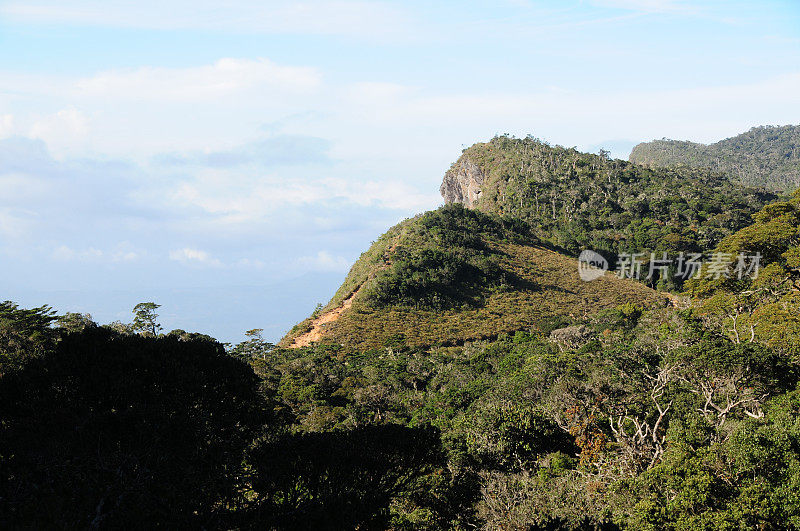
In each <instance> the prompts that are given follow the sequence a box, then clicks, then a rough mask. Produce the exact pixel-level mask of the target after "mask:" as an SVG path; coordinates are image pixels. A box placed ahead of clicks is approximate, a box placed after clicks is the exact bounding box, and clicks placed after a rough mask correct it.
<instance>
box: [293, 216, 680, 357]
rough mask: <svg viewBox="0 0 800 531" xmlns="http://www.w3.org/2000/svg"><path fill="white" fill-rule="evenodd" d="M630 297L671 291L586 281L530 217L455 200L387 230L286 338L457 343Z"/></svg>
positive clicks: (638, 300)
mask: <svg viewBox="0 0 800 531" xmlns="http://www.w3.org/2000/svg"><path fill="white" fill-rule="evenodd" d="M626 302H627V303H635V304H639V305H642V306H647V307H654V306H659V305H661V306H663V305H665V304H667V302H668V300H667V298H666V297H665V296H664V295H662V294H659V293H657V292H655V291H654V290H652V289H650V288H648V287H646V286H644V285H642V284H640V283H637V282H634V281H632V280H622V279H619V278H617V277H616V276H614V275H612V274H610V273H609V274H606V275H605V276H603V277H602V278H600V279H598V280H595V281H592V282H584V281H583V280H581V279H580V277H579V275H578V265H577V260H576V259H574V258H570V257H568V256H565V255H563V254H560V253H558V252H556V251H555V250H553V248H552V247H551V246H549V245H548V244H546V243H544V242H542V241H541V240H540V239H539V238H538V237H536V236H535V235H534V234H533V233H532V231H531V228H530V226H528V225H527V224H526V223H524V222H521V221H518V220H511V219H507V218H501V217H500V216H498V215H496V214H485V213H482V212H479V211H475V210H469V209H466V208H464V207H462V206H461V205H448V206H445V207H442V208H440V209H439V210H435V211H433V212H427V213H425V214H422V215H420V216H417V217H415V218H413V219H409V220H406V221H404V222H402V223H400V224H399V225H397V226H395V227H393V228H391V229H390V230H389V231H388V232H386V234H384V235H383V236H381V237H380V238H379V239H378V241H376V242H375V243H374V244H373V245H372V246H371V247H370V249H369V250H368V251H367V252H366V253H364V254H363V255H362V256H361V257H360V258H359V260H358V261H357V262H356V264H355V265H354V266H353V267H352V269H351V270H350V273H349V274H348V276H347V278H346V279H345V281H344V284H343V285H342V287H341V288H340V289H339V291H338V292H337V293H336V294H335V295H334V297H333V299H332V300H331V301H330V302H329V303H328V305H327V306H325V307H324V308H322V309H321V310H319V311H318V312H317V314H316V315H313V316H311V317H309V318H308V319H306V320H305V321H303V322H302V323H300V324H299V325H297V326H296V327H294V328H293V329H292V330H291V331H290V332H289V334H287V336H286V337H285V338H284V339H283V340H282V341H281V343H280V344H281V345H282V346H287V347H290V346H291V347H302V346H307V345H309V344H311V343H312V342H315V341H323V342H328V343H334V344H340V345H344V346H346V347H348V348H352V349H355V350H359V351H365V350H370V349H380V348H382V347H386V346H392V345H393V344H403V345H406V346H410V347H414V348H426V347H432V346H443V345H455V344H463V343H464V342H467V341H475V340H479V339H491V338H496V337H497V336H498V335H500V334H503V333H513V332H515V331H518V330H531V329H536V330H539V331H544V332H547V333H549V332H550V330H552V329H553V328H558V326H560V325H562V324H565V323H567V322H571V321H573V320H575V319H579V320H580V319H584V318H586V317H587V316H590V315H594V314H595V313H597V312H600V311H602V310H606V309H609V308H615V307H617V306H620V305H622V304H624V303H626Z"/></svg>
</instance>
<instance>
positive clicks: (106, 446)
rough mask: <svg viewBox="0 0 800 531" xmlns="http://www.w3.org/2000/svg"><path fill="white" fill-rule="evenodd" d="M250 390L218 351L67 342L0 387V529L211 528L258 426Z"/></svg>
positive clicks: (184, 345)
mask: <svg viewBox="0 0 800 531" xmlns="http://www.w3.org/2000/svg"><path fill="white" fill-rule="evenodd" d="M257 385H258V381H257V378H256V376H255V375H254V374H253V371H252V369H250V367H248V366H247V365H246V364H244V363H242V362H239V361H237V360H235V359H233V358H231V357H229V356H227V355H226V354H225V352H224V350H223V349H222V346H221V345H219V344H217V343H213V342H208V341H181V340H179V339H177V338H173V337H169V338H161V339H152V338H143V337H139V336H122V335H117V334H115V333H113V332H111V331H108V330H104V329H91V330H87V331H85V332H83V333H78V334H70V335H67V336H66V337H64V338H63V339H62V340H61V341H60V342H59V343H58V345H57V347H56V348H55V350H54V351H52V352H49V353H47V354H45V355H44V356H42V357H40V358H38V359H34V360H31V361H30V362H28V363H27V364H26V366H25V367H24V368H22V369H20V370H18V371H15V372H11V373H9V374H6V375H5V376H3V378H2V379H0V425H1V426H2V429H3V437H2V438H1V439H0V470H1V471H2V472H0V478H2V484H1V485H2V486H0V527H3V528H5V529H10V528H13V527H32V528H39V529H44V528H87V527H95V528H141V529H144V528H152V527H161V528H169V529H174V528H177V527H187V526H193V527H199V526H213V525H215V524H214V522H217V521H218V519H219V517H220V516H221V515H222V514H224V512H225V510H226V508H227V504H228V503H231V502H233V501H234V496H235V487H236V481H237V476H238V472H237V471H238V470H239V467H240V464H241V461H242V455H243V451H244V449H245V448H246V446H247V445H248V444H249V441H250V440H251V436H252V434H253V432H254V430H255V429H256V428H257V427H258V426H260V425H261V422H262V420H263V418H262V414H261V411H262V408H261V405H260V399H259V395H258V393H257Z"/></svg>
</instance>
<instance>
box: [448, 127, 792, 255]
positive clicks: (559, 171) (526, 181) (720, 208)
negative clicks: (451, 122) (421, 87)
mask: <svg viewBox="0 0 800 531" xmlns="http://www.w3.org/2000/svg"><path fill="white" fill-rule="evenodd" d="M440 190H441V192H442V196H443V197H444V199H445V201H446V202H447V203H452V202H457V203H462V204H465V205H466V206H468V207H470V208H475V209H477V210H480V211H482V212H489V213H496V214H499V215H501V216H510V217H515V218H518V219H521V220H524V221H526V222H528V223H529V224H530V225H531V226H532V227H533V230H534V233H535V234H536V236H537V237H539V238H541V239H542V240H543V241H545V242H547V243H549V244H551V245H554V246H556V247H558V248H560V249H562V250H564V251H565V252H567V253H568V254H571V255H577V254H578V253H579V252H580V251H581V250H582V249H593V250H595V251H598V252H600V253H604V254H607V255H609V256H613V255H616V254H618V253H620V252H628V251H631V250H635V251H637V252H638V251H642V252H647V251H669V252H678V251H700V250H704V249H710V248H713V247H714V246H715V245H716V243H717V242H719V241H720V239H722V238H723V237H724V236H726V235H728V234H731V233H732V232H734V231H736V230H738V229H740V228H742V227H744V226H745V225H747V224H748V223H749V221H750V215H751V214H752V213H753V212H755V211H757V210H758V209H759V208H761V207H762V206H764V205H765V204H766V203H768V202H770V201H773V200H775V199H776V195H775V194H773V193H770V192H768V191H766V190H764V189H759V188H747V187H742V186H739V185H736V184H733V183H731V182H730V181H729V180H728V179H727V178H726V177H725V176H724V175H721V174H717V173H713V172H710V171H707V170H698V169H690V168H679V169H650V168H645V167H643V166H640V165H637V164H632V163H630V162H626V161H623V160H618V159H610V158H608V157H607V156H606V154H602V153H601V154H599V155H594V154H589V153H581V152H579V151H577V150H575V149H573V148H564V147H561V146H551V145H549V144H546V143H544V142H542V141H539V140H537V139H535V138H531V137H528V138H523V139H518V138H512V137H508V136H498V137H495V138H493V139H492V140H490V141H489V142H486V143H478V144H475V145H473V146H471V147H469V148H467V149H465V150H464V152H463V154H462V155H461V157H459V159H458V160H457V161H456V162H455V163H453V165H452V167H451V168H450V169H449V170H448V171H447V173H446V174H445V177H444V180H443V182H442V186H441V189H440Z"/></svg>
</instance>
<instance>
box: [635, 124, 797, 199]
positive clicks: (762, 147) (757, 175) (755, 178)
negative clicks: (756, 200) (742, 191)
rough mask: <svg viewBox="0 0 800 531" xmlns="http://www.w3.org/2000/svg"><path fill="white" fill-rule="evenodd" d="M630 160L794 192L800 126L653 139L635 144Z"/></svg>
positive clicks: (649, 165)
mask: <svg viewBox="0 0 800 531" xmlns="http://www.w3.org/2000/svg"><path fill="white" fill-rule="evenodd" d="M630 160H631V162H635V163H637V164H642V165H645V166H648V167H651V168H664V167H677V166H686V167H691V168H710V169H712V170H715V171H719V172H724V173H727V174H729V175H730V176H731V178H732V179H735V180H737V181H739V182H741V183H744V184H746V185H750V186H764V187H766V188H769V189H772V190H782V191H793V190H795V189H796V188H797V187H799V186H800V126H796V125H786V126H783V127H773V126H762V127H754V128H752V129H750V130H749V131H747V132H746V133H742V134H740V135H737V136H734V137H731V138H726V139H725V140H720V141H719V142H715V143H713V144H699V143H695V142H687V141H680V140H666V139H664V140H654V141H653V142H646V143H642V144H639V145H637V146H636V147H634V148H633V151H632V152H631V156H630Z"/></svg>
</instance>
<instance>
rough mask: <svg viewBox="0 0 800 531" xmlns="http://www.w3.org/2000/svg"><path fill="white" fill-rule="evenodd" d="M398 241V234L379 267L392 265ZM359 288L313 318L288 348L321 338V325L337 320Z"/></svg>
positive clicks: (384, 267)
mask: <svg viewBox="0 0 800 531" xmlns="http://www.w3.org/2000/svg"><path fill="white" fill-rule="evenodd" d="M398 242H399V236H398V237H396V238H395V240H394V241H393V242H392V244H391V245H390V246H389V248H388V249H387V250H386V252H385V253H384V254H383V264H381V266H380V268H381V269H388V268H389V267H391V266H392V261H391V257H392V254H393V253H394V251H395V249H397V245H398ZM372 276H374V273H373V274H372ZM362 286H363V284H362ZM360 290H361V286H359V287H358V288H356V290H355V291H353V293H352V294H351V295H350V296H349V297H347V298H346V299H345V300H344V302H343V303H342V305H341V306H339V307H338V308H334V309H333V310H328V311H327V312H325V313H323V314H322V315H320V316H319V317H317V318H316V319H314V320H313V321H312V322H311V330H309V331H308V332H305V333H303V334H300V335H299V336H297V337H296V338H294V340H292V344H291V345H289V348H301V347H307V346H309V345H310V344H311V343H313V342H315V341H319V340H320V339H322V335H323V333H324V330H323V328H322V327H323V326H324V325H326V324H328V323H332V322H334V321H336V320H338V319H339V317H341V315H342V313H343V312H344V311H345V310H346V309H348V308H349V307H350V306H352V305H353V299H354V298H355V296H356V295H358V292H359V291H360Z"/></svg>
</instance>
